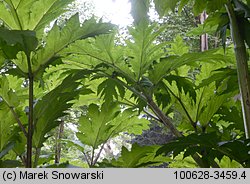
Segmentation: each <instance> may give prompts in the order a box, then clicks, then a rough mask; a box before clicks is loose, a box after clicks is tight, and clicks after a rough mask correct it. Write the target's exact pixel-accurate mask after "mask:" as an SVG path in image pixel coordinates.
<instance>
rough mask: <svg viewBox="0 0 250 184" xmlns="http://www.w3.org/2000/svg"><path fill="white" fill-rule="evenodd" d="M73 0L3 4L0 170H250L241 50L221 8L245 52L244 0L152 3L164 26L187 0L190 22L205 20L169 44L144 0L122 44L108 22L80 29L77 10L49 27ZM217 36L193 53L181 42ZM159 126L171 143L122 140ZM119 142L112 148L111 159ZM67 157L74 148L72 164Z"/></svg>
mask: <svg viewBox="0 0 250 184" xmlns="http://www.w3.org/2000/svg"><path fill="white" fill-rule="evenodd" d="M72 2H73V1H72V0H67V1H65V0H43V1H37V0H26V1H22V0H19V1H14V0H2V1H0V23H1V28H0V64H1V75H0V167H72V165H77V166H81V167H156V166H161V165H162V164H165V163H167V164H168V165H169V167H249V166H250V155H249V153H250V145H249V139H247V138H248V137H247V135H248V132H247V128H246V127H247V124H246V120H245V119H244V118H243V117H245V116H244V115H242V109H241V105H240V100H239V93H240V90H239V87H238V80H237V79H238V78H239V72H237V71H239V67H240V66H239V65H237V64H236V61H235V54H236V55H237V52H238V51H237V50H235V51H234V50H233V49H232V46H231V45H227V47H226V37H227V36H228V35H227V34H226V29H227V28H229V26H230V25H231V22H230V21H229V18H228V15H227V13H226V10H225V8H224V4H225V3H230V6H232V7H233V8H234V12H235V13H236V14H237V18H238V19H237V21H239V24H240V23H242V22H243V24H241V25H242V26H243V27H242V28H241V29H240V30H241V31H242V32H241V33H242V35H243V43H244V44H246V46H249V45H250V44H249V40H250V39H249V38H250V37H249V35H248V34H247V33H248V32H249V25H250V24H249V19H248V18H249V16H250V13H249V12H250V5H249V4H250V3H249V1H239V0H234V1H232V2H231V1H227V0H224V1H217V0H208V1H204V0H195V1H187V0H181V1H179V0H174V1H169V0H162V1H158V0H155V1H153V2H154V4H155V9H156V11H157V12H158V13H159V15H160V17H164V16H165V20H168V18H167V17H168V13H169V12H170V11H175V10H176V8H177V7H176V6H177V5H178V10H179V13H181V11H182V9H183V8H184V7H185V6H188V7H187V8H189V7H190V5H189V4H188V3H193V5H194V6H193V7H194V8H193V13H191V14H192V16H197V15H198V14H199V13H201V12H202V11H204V10H206V11H207V12H208V13H209V18H208V19H207V20H206V22H205V23H204V25H200V26H198V27H195V28H194V29H193V30H192V31H191V32H192V33H189V34H187V33H186V32H182V33H181V34H178V35H177V36H176V37H175V38H170V37H167V36H171V35H169V34H168V32H167V31H166V28H169V27H168V26H166V25H165V24H167V22H163V23H161V24H159V23H158V22H157V21H156V22H152V21H150V20H149V16H148V11H149V8H150V1H149V0H141V1H136V0H131V2H132V12H131V14H132V16H133V18H134V24H133V25H132V26H130V27H128V34H129V35H128V38H127V39H126V40H125V43H119V42H118V41H117V40H119V39H117V27H115V26H114V25H112V24H110V23H103V22H102V21H97V20H95V19H94V18H90V19H89V20H85V21H84V22H83V23H80V20H79V15H78V13H76V14H75V15H73V16H71V17H70V18H69V19H66V20H62V19H61V20H60V21H57V19H58V20H59V17H60V16H61V17H63V15H65V14H63V13H64V12H66V11H67V8H66V7H68V5H69V4H70V3H72ZM41 7H42V8H41ZM171 16H174V14H171ZM182 16H184V15H182ZM178 17H179V16H177V18H178ZM189 18H190V17H189ZM163 20H164V19H163ZM194 21H195V20H194ZM51 22H53V26H52V27H51V28H49V25H52V23H51ZM59 22H60V23H59ZM190 24H191V23H190ZM190 27H192V26H191V25H190ZM231 29H232V28H231ZM218 31H220V33H221V41H222V47H218V48H212V49H210V50H207V51H205V52H200V51H197V47H196V48H194V45H193V44H189V45H187V44H186V43H185V40H188V38H189V35H192V34H194V33H195V34H196V35H199V34H204V33H205V32H208V33H209V34H211V33H214V34H215V33H216V32H218ZM231 31H232V30H231ZM182 36H183V37H185V38H182ZM164 37H167V38H164ZM192 39H193V38H192ZM196 39H197V37H196ZM235 39H236V38H235V37H233V41H235ZM169 40H171V41H169ZM196 44H197V43H196ZM248 50H249V48H247V49H246V50H245V52H248ZM194 51H195V52H194ZM247 57H248V58H247V59H248V60H249V55H247ZM238 59H239V58H238V57H236V60H237V61H238ZM240 87H241V86H240ZM241 91H242V89H241ZM244 123H245V129H244ZM155 124H157V126H159V127H160V130H161V131H162V132H164V131H165V133H166V130H167V132H168V133H169V134H172V136H171V137H173V140H172V141H170V142H164V143H162V142H159V143H157V142H154V143H152V144H147V145H145V144H140V142H136V143H134V142H133V141H132V142H131V141H130V142H129V145H128V143H127V142H126V141H124V140H125V139H126V137H137V136H146V135H147V134H149V133H150V131H151V130H152V129H153V128H152V126H155ZM63 126H64V128H63ZM145 134H146V135H145ZM154 135H156V134H154ZM154 135H152V136H154ZM245 137H247V138H245ZM117 140H119V141H123V142H122V143H118V144H117V145H119V146H117V145H116V146H117V147H121V149H120V152H119V153H118V154H115V153H110V154H109V155H108V152H112V151H114V150H112V149H114V148H111V147H112V146H113V144H114V142H115V141H117ZM133 143H134V144H133ZM131 144H132V145H131ZM163 144H164V145H163ZM52 150H53V151H52ZM61 150H64V151H62V152H63V154H61ZM65 150H66V152H68V153H71V152H72V153H74V154H76V150H78V153H77V156H78V157H79V158H78V159H77V160H74V159H73V156H72V155H71V157H70V156H67V154H65ZM105 153H106V154H105ZM54 157H55V159H54ZM60 157H62V158H61V162H60V163H58V162H59V160H60V159H59V158H60ZM80 157H83V158H80ZM53 160H55V163H56V164H55V165H54V164H53ZM64 161H65V162H64Z"/></svg>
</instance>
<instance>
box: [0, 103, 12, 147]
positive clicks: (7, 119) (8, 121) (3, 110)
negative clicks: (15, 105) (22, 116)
mask: <svg viewBox="0 0 250 184" xmlns="http://www.w3.org/2000/svg"><path fill="white" fill-rule="evenodd" d="M0 119H1V121H0V152H2V151H3V149H7V148H8V146H7V145H8V144H9V143H10V141H11V138H12V129H13V125H14V123H15V119H14V117H13V115H12V113H11V111H10V109H9V107H8V106H7V105H6V103H4V102H3V101H2V102H0Z"/></svg>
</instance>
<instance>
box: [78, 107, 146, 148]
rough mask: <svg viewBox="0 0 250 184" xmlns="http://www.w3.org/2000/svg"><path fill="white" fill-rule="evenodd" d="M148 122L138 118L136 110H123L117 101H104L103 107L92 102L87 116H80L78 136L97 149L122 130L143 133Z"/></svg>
mask: <svg viewBox="0 0 250 184" xmlns="http://www.w3.org/2000/svg"><path fill="white" fill-rule="evenodd" d="M148 123H149V122H148V121H147V120H145V119H143V118H141V119H138V117H137V112H135V111H132V110H130V109H127V110H124V111H123V112H121V109H120V107H119V105H118V104H117V103H104V104H103V105H102V106H101V108H100V107H99V106H98V105H96V104H91V105H89V108H88V113H87V114H86V116H82V117H81V118H80V126H79V132H78V133H77V137H78V138H79V140H80V141H81V142H82V143H83V144H87V145H89V146H91V147H92V148H93V149H97V148H98V146H99V145H101V144H104V143H106V142H107V141H108V140H109V139H110V138H112V137H115V136H117V135H119V133H121V132H128V133H132V134H141V133H142V130H144V129H147V128H148Z"/></svg>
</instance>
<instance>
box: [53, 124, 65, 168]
mask: <svg viewBox="0 0 250 184" xmlns="http://www.w3.org/2000/svg"><path fill="white" fill-rule="evenodd" d="M63 133H64V121H62V122H61V124H60V125H59V128H58V132H57V135H56V141H55V143H56V147H55V164H59V163H60V158H61V151H62V144H61V139H62V137H63Z"/></svg>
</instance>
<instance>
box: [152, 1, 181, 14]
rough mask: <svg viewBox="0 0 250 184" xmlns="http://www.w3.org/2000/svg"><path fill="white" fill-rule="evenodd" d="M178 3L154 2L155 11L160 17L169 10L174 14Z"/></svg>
mask: <svg viewBox="0 0 250 184" xmlns="http://www.w3.org/2000/svg"><path fill="white" fill-rule="evenodd" d="M178 1H179V0H154V3H155V8H156V11H157V12H158V14H159V15H160V17H163V16H164V15H165V14H167V13H168V12H169V10H172V12H174V9H175V7H176V4H177V2H178Z"/></svg>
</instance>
